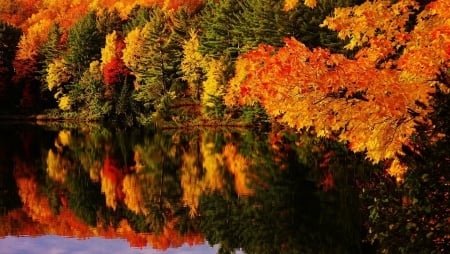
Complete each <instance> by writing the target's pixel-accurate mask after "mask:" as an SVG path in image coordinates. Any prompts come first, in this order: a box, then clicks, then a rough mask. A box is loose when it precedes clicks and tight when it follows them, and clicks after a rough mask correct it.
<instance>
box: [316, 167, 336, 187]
mask: <svg viewBox="0 0 450 254" xmlns="http://www.w3.org/2000/svg"><path fill="white" fill-rule="evenodd" d="M318 186H319V187H321V188H322V190H323V191H329V190H331V189H333V188H334V176H333V172H332V171H331V170H326V171H325V173H324V174H323V177H322V180H321V181H320V183H319V184H318Z"/></svg>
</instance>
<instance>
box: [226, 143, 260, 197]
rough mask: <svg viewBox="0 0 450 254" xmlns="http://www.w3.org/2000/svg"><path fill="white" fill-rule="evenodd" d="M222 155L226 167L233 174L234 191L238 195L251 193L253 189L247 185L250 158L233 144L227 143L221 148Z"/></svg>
mask: <svg viewBox="0 0 450 254" xmlns="http://www.w3.org/2000/svg"><path fill="white" fill-rule="evenodd" d="M223 156H224V158H225V160H226V165H227V169H228V170H229V171H230V173H232V174H233V175H234V185H235V188H236V193H237V194H239V195H251V194H253V190H251V189H250V188H249V187H248V181H249V178H248V172H247V170H248V166H249V165H250V163H251V162H250V160H248V159H246V158H245V157H244V156H242V155H241V154H239V153H238V151H237V148H236V147H235V146H234V145H233V144H227V145H226V146H225V147H224V149H223Z"/></svg>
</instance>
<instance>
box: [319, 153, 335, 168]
mask: <svg viewBox="0 0 450 254" xmlns="http://www.w3.org/2000/svg"><path fill="white" fill-rule="evenodd" d="M333 156H334V151H328V152H327V153H326V154H325V155H324V156H323V161H322V162H321V163H320V165H319V167H320V168H326V167H328V164H329V163H330V160H331V158H332V157H333Z"/></svg>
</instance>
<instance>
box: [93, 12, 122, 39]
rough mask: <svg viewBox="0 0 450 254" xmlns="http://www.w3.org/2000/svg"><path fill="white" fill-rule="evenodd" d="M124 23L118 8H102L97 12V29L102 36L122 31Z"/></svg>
mask: <svg viewBox="0 0 450 254" xmlns="http://www.w3.org/2000/svg"><path fill="white" fill-rule="evenodd" d="M122 23H123V22H122V19H121V18H120V14H119V11H117V10H116V9H113V10H107V9H102V10H100V11H99V12H98V14H97V21H96V24H97V30H98V31H99V33H100V35H102V36H106V35H107V34H110V33H112V32H113V31H117V32H119V31H122V25H123V24H122Z"/></svg>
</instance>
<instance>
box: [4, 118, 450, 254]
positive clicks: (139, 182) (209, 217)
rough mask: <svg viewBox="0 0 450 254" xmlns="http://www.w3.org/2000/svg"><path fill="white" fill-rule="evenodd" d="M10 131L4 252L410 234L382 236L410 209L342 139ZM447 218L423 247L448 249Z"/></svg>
mask: <svg viewBox="0 0 450 254" xmlns="http://www.w3.org/2000/svg"><path fill="white" fill-rule="evenodd" d="M0 135H1V137H0V144H1V145H0V253H43V252H45V253H50V254H51V253H165V254H167V253H234V252H237V253H370V252H377V250H379V248H380V246H381V247H383V248H388V249H389V248H392V249H395V248H396V247H398V246H400V245H401V244H405V243H404V242H402V241H408V239H410V238H407V239H406V240H402V239H397V240H396V242H397V245H398V246H395V244H394V245H393V246H391V245H392V244H393V241H389V240H386V239H385V238H381V237H380V235H381V236H383V234H388V233H389V232H387V231H389V230H390V229H392V227H397V226H396V225H394V226H392V225H393V224H392V223H394V222H392V221H391V222H385V219H384V217H383V216H385V217H388V216H393V217H394V218H395V216H405V218H406V215H403V214H401V213H400V212H399V211H403V210H404V209H403V210H402V208H401V207H403V206H402V204H400V207H398V202H397V201H398V195H400V198H401V197H403V196H404V195H403V194H401V191H400V192H399V190H398V189H396V187H395V186H397V185H395V184H394V183H393V182H389V178H387V177H384V176H383V174H382V173H380V172H382V169H383V165H372V163H370V162H368V161H366V160H365V159H364V156H363V155H358V154H353V153H350V152H349V151H348V150H347V149H346V148H345V146H342V145H340V144H338V143H336V142H334V141H330V140H324V139H316V138H312V137H310V136H307V135H302V136H300V135H298V134H295V133H293V132H290V131H284V130H278V131H270V132H260V131H259V132H258V131H252V130H247V129H196V130H161V131H153V130H144V129H117V128H107V127H105V126H101V125H73V124H58V125H56V124H54V125H44V126H38V125H18V124H2V125H0ZM380 181H382V182H383V185H382V186H381V187H380V184H379V183H380ZM383 186H384V187H383ZM389 186H391V187H389ZM388 187H389V188H392V190H386V188H388ZM380 190H381V191H380ZM386 192H388V194H386ZM399 193H400V194H399ZM383 195H384V196H383ZM396 195H397V196H396ZM377 198H378V200H380V198H384V199H383V200H384V201H383V202H384V203H383V204H384V206H385V207H383V209H377V206H378V205H380V204H379V203H378V202H376V201H374V200H377ZM444 201H445V200H444ZM446 201H448V192H447V199H446ZM385 208H388V210H389V209H391V211H392V212H391V213H390V214H389V212H386V211H385V210H386V209H385ZM440 208H441V211H439V214H443V215H442V216H443V217H442V220H443V221H444V222H445V220H446V218H447V217H445V216H446V214H445V213H446V212H448V204H447V205H443V206H442V205H441V207H440ZM395 209H399V210H395ZM381 211H385V212H384V213H387V214H384V213H382V212H381ZM377 216H378V217H377ZM408 216H411V215H408ZM418 216H421V215H418ZM448 218H450V217H448ZM391 220H392V219H391ZM395 220H396V221H398V222H399V223H401V222H402V218H397V219H395ZM436 220H440V218H436ZM386 223H388V224H387V225H384V224H386ZM416 226H417V227H418V225H417V223H416ZM419 226H420V225H419ZM411 227H412V226H411ZM443 227H444V231H443V232H444V233H443V234H444V235H442V234H441V235H439V236H436V237H434V238H433V237H431V238H430V239H431V240H430V241H428V242H423V243H424V244H431V245H432V244H433V243H436V241H439V240H442V241H441V242H438V243H437V244H438V245H439V244H440V245H439V248H438V250H445V248H446V246H447V245H446V243H445V241H446V238H445V235H446V232H447V233H448V231H445V230H446V229H445V226H443ZM434 228H436V225H435V227H434ZM399 230H400V229H399ZM416 235H417V234H416ZM422 240H423V239H421V238H417V237H415V241H416V242H418V241H419V243H422ZM425 240H426V239H425ZM425 240H424V241H425ZM412 247H414V246H412ZM419 248H422V247H421V246H419ZM435 249H436V248H435ZM437 253H439V251H438V252H437Z"/></svg>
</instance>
